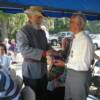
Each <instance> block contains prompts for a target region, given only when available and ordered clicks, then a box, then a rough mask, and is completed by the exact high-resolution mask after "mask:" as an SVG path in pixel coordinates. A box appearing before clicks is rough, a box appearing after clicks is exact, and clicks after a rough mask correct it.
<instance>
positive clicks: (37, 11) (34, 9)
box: [24, 6, 43, 17]
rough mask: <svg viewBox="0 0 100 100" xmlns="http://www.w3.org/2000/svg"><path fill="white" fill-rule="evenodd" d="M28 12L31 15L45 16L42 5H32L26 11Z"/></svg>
mask: <svg viewBox="0 0 100 100" xmlns="http://www.w3.org/2000/svg"><path fill="white" fill-rule="evenodd" d="M24 13H26V14H28V15H29V14H30V15H39V16H42V17H43V8H42V7H40V6H31V7H30V8H29V9H26V10H25V11H24Z"/></svg>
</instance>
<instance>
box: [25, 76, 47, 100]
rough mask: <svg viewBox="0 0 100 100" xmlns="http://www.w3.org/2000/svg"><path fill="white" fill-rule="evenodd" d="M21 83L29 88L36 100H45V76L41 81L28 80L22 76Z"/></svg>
mask: <svg viewBox="0 0 100 100" xmlns="http://www.w3.org/2000/svg"><path fill="white" fill-rule="evenodd" d="M23 81H24V83H25V85H26V86H30V87H31V88H32V89H33V91H35V94H36V100H45V95H46V87H47V76H46V75H45V76H43V77H42V78H41V79H29V78H26V77H24V76H23Z"/></svg>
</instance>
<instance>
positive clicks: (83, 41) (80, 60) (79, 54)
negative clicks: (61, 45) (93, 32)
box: [67, 31, 94, 71]
mask: <svg viewBox="0 0 100 100" xmlns="http://www.w3.org/2000/svg"><path fill="white" fill-rule="evenodd" d="M93 57H94V48H93V43H92V41H91V39H90V38H89V36H88V35H86V34H85V33H84V32H83V31H81V32H79V33H78V34H77V35H75V38H74V39H73V43H72V47H71V51H70V55H69V60H68V63H67V68H68V69H73V70H76V71H88V70H89V67H90V65H91V62H92V60H93Z"/></svg>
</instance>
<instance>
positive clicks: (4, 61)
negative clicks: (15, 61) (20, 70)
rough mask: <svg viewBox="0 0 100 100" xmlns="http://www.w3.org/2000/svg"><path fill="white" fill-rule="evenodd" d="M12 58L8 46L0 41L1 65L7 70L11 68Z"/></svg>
mask: <svg viewBox="0 0 100 100" xmlns="http://www.w3.org/2000/svg"><path fill="white" fill-rule="evenodd" d="M11 62H12V61H11V58H10V57H9V56H8V55H7V49H6V46H5V45H4V44H2V43H0V65H1V66H2V67H3V68H5V69H6V70H7V71H8V70H10V65H11Z"/></svg>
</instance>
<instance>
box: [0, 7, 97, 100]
mask: <svg viewBox="0 0 100 100" xmlns="http://www.w3.org/2000/svg"><path fill="white" fill-rule="evenodd" d="M42 11H43V9H42V8H41V7H37V6H36V7H30V8H29V9H27V10H25V14H26V15H27V17H28V22H27V24H26V25H25V26H23V27H22V28H21V29H20V30H19V32H18V33H17V38H16V41H17V46H18V49H19V51H20V52H21V54H22V56H23V59H24V60H23V64H22V76H23V83H24V84H25V86H28V87H30V88H31V89H32V90H33V91H34V92H35V96H36V100H47V98H46V93H47V88H48V89H50V90H52V89H51V87H50V86H51V85H54V84H50V82H51V81H52V80H53V81H52V82H51V83H54V82H55V81H56V82H58V80H59V81H60V82H62V83H64V85H63V86H65V96H64V100H87V96H88V93H89V84H90V83H89V82H90V76H91V75H90V67H91V64H92V61H93V59H94V57H96V56H95V53H94V52H95V51H94V46H93V43H92V40H91V39H90V37H89V36H88V35H86V34H85V25H86V18H85V16H84V15H83V14H73V15H72V17H71V18H70V23H69V24H70V28H69V30H70V31H71V32H72V33H73V38H72V40H68V39H66V38H65V39H64V40H63V42H62V50H60V51H56V50H54V49H53V48H52V47H51V46H50V45H49V44H48V42H47V38H46V34H45V31H44V30H43V29H42V28H41V25H42V22H43V18H44V14H43V12H42ZM4 44H5V45H4ZM6 48H7V50H8V51H11V52H13V54H14V56H16V42H15V40H14V39H12V40H11V42H10V44H9V43H8V40H7V41H5V42H4V43H0V94H1V95H0V98H1V99H2V100H23V99H22V98H21V89H19V90H18V89H17V85H15V81H14V80H13V78H12V76H11V72H10V63H11V61H10V60H11V58H10V57H9V55H10V54H9V55H7V50H6ZM48 57H50V60H51V63H50V64H51V65H52V66H51V68H50V70H49V73H48V70H47V64H48V63H47V59H48ZM2 58H3V59H2ZM98 59H99V57H98ZM55 69H57V70H60V71H61V70H62V72H60V71H57V74H59V75H58V76H57V75H56V74H55V75H54V74H53V73H51V72H52V71H53V70H55ZM6 72H7V73H6ZM48 74H49V75H48ZM48 77H49V78H48ZM7 81H8V82H7ZM48 81H49V82H48ZM7 83H9V84H8V85H9V86H8V85H7ZM48 83H49V84H48ZM6 85H7V86H6ZM59 86H61V85H59ZM56 87H57V86H55V88H56ZM12 91H13V93H10V92H12ZM11 94H12V95H11ZM1 99H0V100H1ZM30 100H31V99H30ZM32 100H34V99H32Z"/></svg>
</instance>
